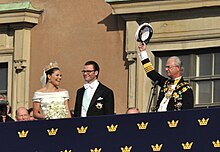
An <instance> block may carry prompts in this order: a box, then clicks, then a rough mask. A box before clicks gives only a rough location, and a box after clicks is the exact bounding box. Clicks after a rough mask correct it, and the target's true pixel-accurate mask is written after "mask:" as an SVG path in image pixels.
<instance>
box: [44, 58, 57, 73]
mask: <svg viewBox="0 0 220 152" xmlns="http://www.w3.org/2000/svg"><path fill="white" fill-rule="evenodd" d="M53 68H59V66H58V63H57V62H56V61H55V62H50V63H49V65H47V66H45V68H44V70H45V72H47V71H49V70H50V69H53Z"/></svg>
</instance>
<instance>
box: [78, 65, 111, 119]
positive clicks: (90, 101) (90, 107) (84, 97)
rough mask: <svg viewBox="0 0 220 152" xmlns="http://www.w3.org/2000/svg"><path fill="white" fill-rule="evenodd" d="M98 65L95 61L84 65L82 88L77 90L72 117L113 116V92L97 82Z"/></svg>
mask: <svg viewBox="0 0 220 152" xmlns="http://www.w3.org/2000/svg"><path fill="white" fill-rule="evenodd" d="M99 73H100V68H99V65H98V64H97V63H96V62H95V61H88V62H86V63H85V64H84V67H83V70H82V74H83V78H84V80H85V84H84V86H83V87H81V88H80V89H78V90H77V94H76V102H75V108H74V117H88V116H100V115H111V114H114V94H113V91H112V90H111V89H110V88H108V87H106V86H105V85H103V84H102V83H101V82H100V81H98V76H99Z"/></svg>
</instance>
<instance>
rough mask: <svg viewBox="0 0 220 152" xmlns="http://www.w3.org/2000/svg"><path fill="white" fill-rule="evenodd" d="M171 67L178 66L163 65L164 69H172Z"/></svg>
mask: <svg viewBox="0 0 220 152" xmlns="http://www.w3.org/2000/svg"><path fill="white" fill-rule="evenodd" d="M173 67H178V66H165V69H172V68H173Z"/></svg>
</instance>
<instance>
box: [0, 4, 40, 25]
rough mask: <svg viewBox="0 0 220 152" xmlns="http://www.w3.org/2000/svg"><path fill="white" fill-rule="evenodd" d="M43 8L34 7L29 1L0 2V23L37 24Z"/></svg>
mask: <svg viewBox="0 0 220 152" xmlns="http://www.w3.org/2000/svg"><path fill="white" fill-rule="evenodd" d="M42 12H43V10H40V9H36V8H34V7H33V6H32V4H31V3H30V2H21V3H7V4H0V24H7V23H10V24H12V23H24V22H25V23H32V24H37V23H38V18H39V17H40V15H41V13H42Z"/></svg>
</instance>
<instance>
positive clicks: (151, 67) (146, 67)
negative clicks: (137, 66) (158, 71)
mask: <svg viewBox="0 0 220 152" xmlns="http://www.w3.org/2000/svg"><path fill="white" fill-rule="evenodd" d="M144 70H145V71H146V72H147V73H148V72H150V71H153V70H154V67H153V65H152V64H151V63H150V62H148V63H145V64H144Z"/></svg>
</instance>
